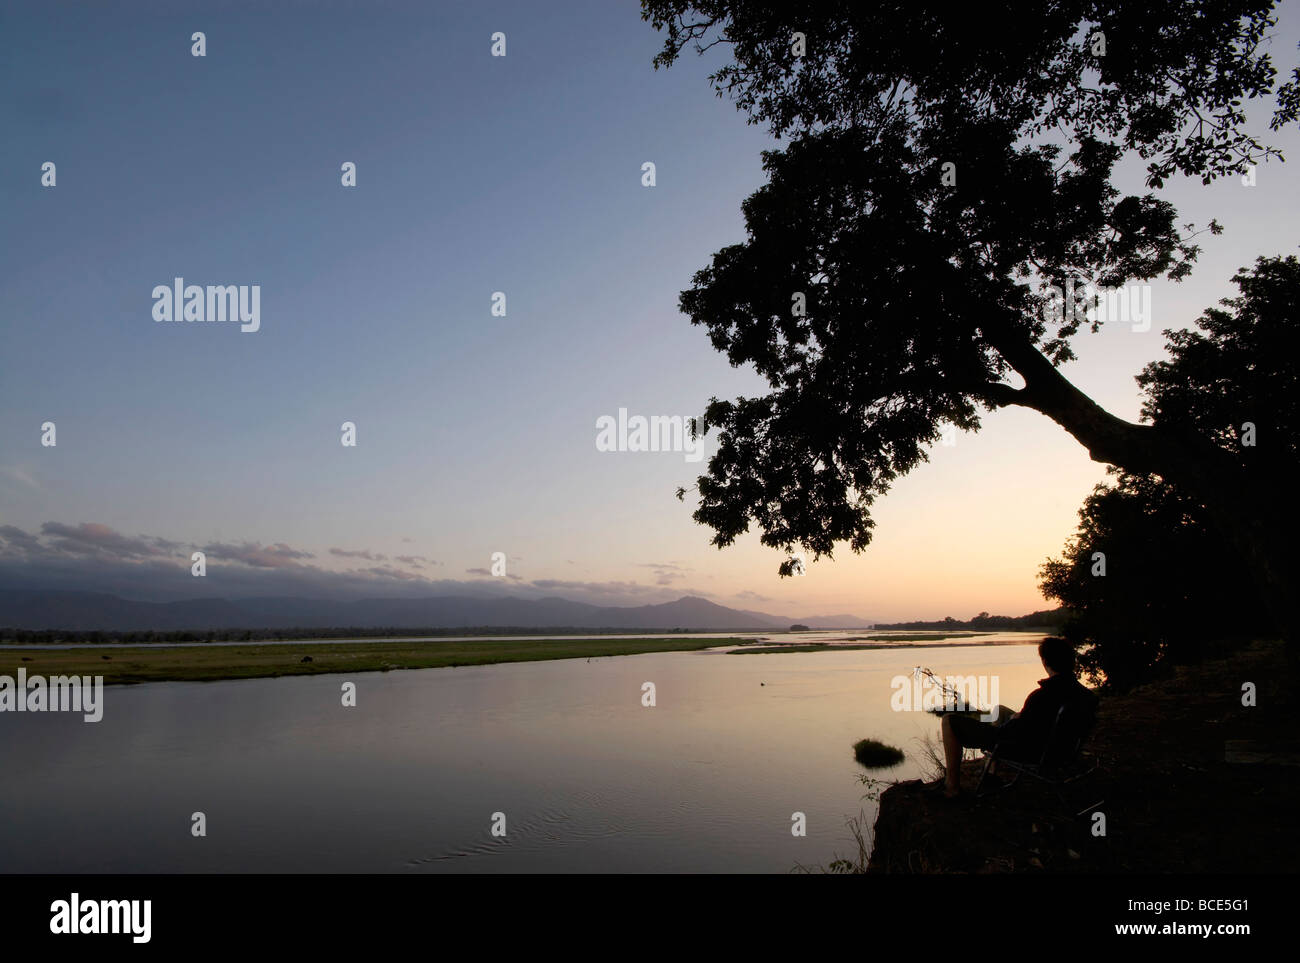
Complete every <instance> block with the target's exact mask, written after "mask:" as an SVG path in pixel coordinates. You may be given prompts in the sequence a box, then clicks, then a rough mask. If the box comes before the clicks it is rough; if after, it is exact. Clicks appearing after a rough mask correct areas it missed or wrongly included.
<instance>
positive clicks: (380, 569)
mask: <svg viewBox="0 0 1300 963" xmlns="http://www.w3.org/2000/svg"><path fill="white" fill-rule="evenodd" d="M355 571H360V572H369V573H370V574H371V575H377V576H379V577H380V578H395V579H400V580H402V581H412V580H414V581H417V582H424V581H427V579H425V577H424V576H423V575H416V574H414V573H412V572H403V571H402V570H401V569H400V568H393V567H392V566H391V565H374V566H371V567H370V568H363V569H356V570H355Z"/></svg>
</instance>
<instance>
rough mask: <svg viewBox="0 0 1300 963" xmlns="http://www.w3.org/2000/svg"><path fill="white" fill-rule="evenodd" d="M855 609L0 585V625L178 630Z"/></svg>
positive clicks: (694, 623) (856, 621) (558, 623)
mask: <svg viewBox="0 0 1300 963" xmlns="http://www.w3.org/2000/svg"><path fill="white" fill-rule="evenodd" d="M873 622H874V620H872V619H863V618H859V617H858V616H854V615H824V616H812V617H804V618H785V617H783V616H777V615H768V614H766V613H764V612H750V611H745V610H743V609H732V608H727V607H726V606H723V605H718V604H716V603H714V602H710V601H708V600H707V599H702V598H698V597H696V596H690V595H687V596H683V597H682V598H679V599H677V600H676V601H673V602H663V603H660V604H658V605H638V606H630V607H623V606H603V605H590V604H587V603H584V602H573V601H570V600H568V599H563V598H554V597H552V598H540V599H522V598H504V597H503V598H474V597H471V596H454V595H448V596H434V597H430V598H415V599H402V598H375V599H358V600H355V601H341V600H334V599H309V598H244V599H185V600H182V601H176V602H142V601H137V600H133V599H124V598H120V597H119V596H116V595H108V594H104V593H100V592H70V591H35V590H21V591H12V590H10V591H0V628H11V629H64V630H77V631H105V632H130V631H145V630H152V631H177V630H203V629H286V628H313V629H322V628H345V627H346V628H403V629H418V628H429V629H450V628H471V627H473V628H481V627H500V628H506V627H509V628H537V629H547V628H572V629H629V630H642V629H654V630H664V629H684V630H698V631H731V630H736V629H788V628H789V627H790V626H791V625H792V624H800V625H806V626H808V627H809V628H816V629H850V628H868V627H870V626H871V625H872V624H873Z"/></svg>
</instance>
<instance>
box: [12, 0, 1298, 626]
mask: <svg viewBox="0 0 1300 963" xmlns="http://www.w3.org/2000/svg"><path fill="white" fill-rule="evenodd" d="M0 17H2V19H0V52H2V55H3V56H2V60H0V70H2V71H3V74H2V75H0V76H2V79H3V93H2V94H0V96H2V97H3V101H0V111H3V125H4V130H5V137H4V139H3V143H2V144H0V164H2V165H3V174H4V176H3V179H2V180H0V210H2V212H3V214H2V216H3V222H4V228H3V230H4V239H5V256H4V267H3V278H2V281H0V311H2V314H0V324H3V343H4V349H3V353H2V354H0V527H4V526H11V527H12V528H14V529H17V530H19V531H21V532H24V533H27V534H29V535H33V536H35V535H39V534H40V533H41V532H42V529H43V527H45V528H46V531H45V535H44V536H42V544H44V545H45V546H46V548H47V549H52V548H53V547H54V546H61V548H59V549H58V550H57V552H56V554H58V555H59V556H60V558H58V559H51V560H49V569H48V573H49V574H51V577H53V576H55V575H57V576H58V578H59V579H62V580H63V581H62V582H60V584H69V585H71V584H74V582H75V580H76V579H81V581H80V582H76V584H83V583H85V584H89V582H90V581H93V580H94V579H95V578H97V577H99V576H103V578H102V579H101V580H100V581H101V583H102V584H105V585H108V586H110V587H111V588H113V589H117V590H120V591H122V592H123V594H131V595H135V596H138V597H143V596H145V595H146V594H152V595H155V596H157V597H175V596H176V595H177V594H180V595H205V594H206V595H242V594H282V593H284V592H287V591H290V590H293V591H302V592H306V591H318V592H326V591H329V592H335V591H346V592H351V593H360V594H370V595H379V594H396V593H398V592H401V593H403V594H410V593H412V592H415V593H418V594H431V593H432V592H434V591H451V590H459V589H460V588H463V587H465V586H466V585H468V586H469V587H471V588H474V589H481V590H505V589H504V588H503V587H502V584H501V582H502V580H492V579H481V578H479V577H477V576H475V575H473V574H470V570H471V569H475V568H482V567H485V566H487V565H488V564H489V558H490V556H491V553H492V552H495V551H502V552H505V553H506V554H507V556H508V557H509V559H510V562H509V571H510V575H511V576H512V577H511V578H510V579H507V580H505V581H506V582H508V583H509V584H508V586H505V588H508V589H509V590H512V591H518V592H522V593H525V594H534V595H541V594H562V595H566V596H569V597H573V598H580V599H583V600H585V601H594V602H601V603H605V604H638V603H643V602H647V601H658V600H663V599H667V598H673V597H677V596H679V595H682V594H702V595H707V596H709V597H710V598H712V599H714V600H715V601H718V602H720V603H722V604H727V605H735V606H741V607H748V608H758V609H765V610H768V611H776V612H788V613H793V614H812V613H815V612H831V611H834V612H842V611H851V612H855V613H857V614H860V615H863V616H867V617H877V618H903V617H909V616H916V617H932V616H942V615H946V614H954V615H959V616H968V615H970V614H972V613H973V612H975V611H978V610H979V609H981V608H983V609H990V610H994V611H1006V612H1008V613H1009V614H1017V613H1018V612H1020V611H1028V610H1029V609H1031V608H1035V607H1041V606H1042V604H1043V603H1042V602H1041V599H1039V598H1038V596H1037V592H1036V589H1035V587H1034V580H1033V572H1034V570H1035V569H1036V567H1037V565H1038V563H1039V562H1041V560H1042V558H1043V556H1044V555H1046V554H1047V553H1050V552H1055V551H1057V550H1058V549H1059V548H1060V544H1061V542H1062V541H1063V539H1064V538H1065V536H1066V535H1068V534H1069V533H1070V531H1071V530H1072V528H1073V525H1074V520H1075V519H1074V512H1075V511H1076V509H1077V507H1078V505H1079V502H1080V501H1081V499H1082V497H1083V495H1084V494H1086V492H1087V491H1088V490H1089V489H1090V488H1091V486H1092V484H1093V483H1095V481H1097V480H1098V479H1100V478H1101V477H1102V469H1101V468H1100V466H1097V465H1094V464H1092V463H1091V462H1089V461H1088V459H1087V457H1086V454H1084V453H1083V451H1082V449H1080V448H1079V446H1078V445H1077V444H1076V443H1074V442H1073V441H1072V440H1070V439H1069V438H1068V437H1066V436H1065V435H1064V434H1063V433H1062V432H1061V431H1060V430H1059V429H1057V428H1056V427H1055V426H1053V425H1051V424H1050V423H1048V422H1046V421H1045V420H1044V419H1043V418H1042V417H1041V416H1038V415H1035V414H1033V413H1028V412H1019V411H1012V412H1004V413H1000V414H998V415H997V416H996V417H994V418H990V419H988V427H987V429H986V431H985V432H983V433H981V434H980V435H978V436H963V437H962V438H961V439H960V440H959V443H958V445H957V446H956V447H955V448H951V449H942V450H937V451H936V453H935V456H934V463H933V464H931V465H929V466H925V467H923V468H922V469H920V470H919V471H918V472H917V473H915V474H914V475H913V476H912V477H911V478H908V479H905V480H904V481H903V483H902V484H901V485H900V486H899V488H898V490H897V491H896V492H895V493H894V494H892V495H891V496H890V497H889V498H888V499H886V500H885V501H884V502H882V503H881V505H880V510H879V512H878V513H877V519H878V525H879V528H878V535H877V542H876V544H875V545H873V547H872V548H871V549H869V551H868V553H867V554H866V555H864V556H861V557H854V556H852V555H851V554H850V553H848V552H847V550H845V551H844V552H843V553H837V556H836V558H835V560H834V561H833V562H830V561H824V562H821V563H819V564H818V565H816V566H813V567H812V570H811V571H810V574H809V576H808V577H806V578H803V579H790V580H784V581H782V580H779V579H778V578H777V576H776V568H777V565H778V564H779V562H780V557H779V556H778V555H777V554H776V553H774V552H772V551H771V550H766V549H763V548H761V547H760V546H759V545H758V544H757V539H756V538H747V539H744V540H742V542H741V543H740V544H739V545H737V546H736V547H735V548H733V549H729V550H727V551H725V552H718V551H717V550H716V549H713V548H712V547H711V546H709V545H708V538H709V532H708V531H707V530H705V529H702V528H700V527H699V526H696V525H695V524H694V523H693V522H692V521H691V520H690V517H689V516H690V511H691V506H690V504H689V502H688V503H687V504H681V503H679V502H678V501H677V500H676V499H675V498H674V497H673V490H674V489H675V488H676V487H677V486H678V485H679V484H685V485H690V484H691V483H692V482H693V479H694V476H695V474H697V469H698V467H699V466H697V465H692V464H689V463H687V462H686V461H685V459H684V458H683V456H682V455H681V454H680V453H618V454H612V453H602V452H598V451H597V450H596V447H595V443H594V442H595V435H596V429H595V424H596V419H597V418H598V417H600V416H602V415H615V414H616V413H617V411H618V409H619V408H620V407H624V408H627V409H628V410H629V411H631V412H633V413H641V414H645V415H651V414H664V415H673V414H681V415H688V414H694V413H698V412H699V411H700V410H701V409H702V407H703V405H704V404H705V402H706V401H707V399H708V398H709V397H710V396H711V395H719V396H729V395H734V394H737V393H741V392H744V391H753V390H755V389H756V388H757V381H756V379H755V378H753V376H752V375H750V374H749V373H747V372H744V371H735V370H733V369H731V368H729V366H728V365H727V363H726V361H725V359H724V358H723V357H721V356H720V355H718V354H716V353H715V352H714V351H713V350H712V349H711V347H710V345H709V343H708V340H707V337H706V335H705V334H704V332H703V331H701V330H699V329H694V328H692V327H691V326H690V324H689V323H688V322H687V321H686V320H685V318H683V317H682V316H681V315H680V314H679V313H678V312H677V308H676V302H677V296H678V293H679V292H680V291H681V290H682V289H683V288H685V287H687V286H688V285H689V283H690V278H691V275H692V274H693V272H694V271H696V270H697V269H699V268H700V267H703V266H704V265H705V264H706V263H707V262H708V259H709V257H710V256H711V254H712V253H713V251H715V250H717V249H718V248H720V247H722V246H724V245H726V244H729V243H733V242H735V241H738V240H740V239H742V237H743V223H742V220H741V215H740V202H741V201H742V200H743V199H744V198H745V197H746V196H747V195H748V194H749V193H750V192H752V191H753V190H754V189H755V188H757V187H758V186H759V185H760V184H761V183H762V172H761V168H760V157H759V152H760V150H762V149H764V148H765V147H768V146H772V145H771V141H770V139H769V138H768V136H767V135H766V132H765V130H764V129H763V128H760V127H753V126H747V125H746V124H745V122H744V118H743V116H742V115H741V114H739V113H738V112H737V111H736V110H735V108H734V107H733V106H732V105H731V104H730V103H728V102H726V101H723V100H719V99H717V98H716V97H715V96H714V95H713V93H712V91H711V90H710V89H709V88H708V86H707V82H706V80H705V76H706V74H707V72H708V69H709V67H710V65H716V62H714V61H704V62H701V61H700V60H699V58H696V57H693V56H691V57H686V58H684V59H683V60H682V61H681V62H680V63H679V64H678V65H676V66H674V67H673V68H672V69H670V70H667V71H663V70H661V71H658V72H656V71H654V70H653V69H652V67H651V64H650V61H651V58H652V57H653V55H654V53H655V52H656V51H657V49H658V48H659V46H660V40H659V37H658V35H656V33H655V32H654V31H653V30H652V29H651V28H650V26H649V25H648V24H646V23H643V22H642V21H641V19H640V16H639V10H638V7H637V5H636V4H633V3H612V2H589V3H564V4H555V5H551V4H536V3H475V4H472V5H471V4H456V5H452V4H397V3H368V4H338V3H331V4H311V5H309V4H300V3H290V4H274V5H254V4H235V3H231V4H212V3H207V4H202V5H197V4H189V3H166V4H162V3H158V4H153V3H133V4H126V5H122V6H120V7H104V8H98V7H89V6H88V5H87V6H83V5H79V4H78V5H72V4H58V3H53V4H17V5H9V6H7V7H6V9H5V11H4V13H3V14H0ZM1296 19H1297V18H1296V17H1295V16H1294V15H1291V14H1290V12H1288V13H1287V16H1286V18H1285V19H1284V21H1283V23H1282V24H1281V27H1280V28H1279V40H1278V42H1277V43H1276V45H1275V47H1274V48H1273V49H1274V56H1275V58H1276V59H1278V60H1280V61H1282V62H1292V63H1293V62H1294V49H1295V40H1296V37H1297V23H1296ZM196 30H201V31H203V32H204V33H205V34H206V44H207V56H206V57H202V58H196V57H193V56H191V53H190V48H191V40H190V37H191V34H192V33H193V32H194V31H196ZM494 31H503V32H504V33H505V34H506V43H507V55H506V56H505V57H497V58H494V57H492V56H490V46H491V35H492V33H493V32H494ZM1260 126H1262V125H1260ZM1273 139H1274V140H1275V141H1276V142H1278V143H1280V144H1282V145H1283V146H1289V147H1290V148H1291V153H1292V154H1293V155H1294V154H1295V148H1296V146H1297V144H1296V141H1297V137H1296V135H1295V132H1294V131H1288V132H1286V133H1285V134H1284V135H1279V136H1277V137H1275V138H1273ZM46 161H53V162H54V163H56V164H57V177H58V181H57V186H56V187H54V188H44V187H42V186H41V184H40V167H41V164H42V163H44V162H46ZM345 161H352V162H354V163H355V164H356V165H357V186H356V187H355V188H344V187H343V186H341V184H340V176H341V175H340V165H341V164H342V163H343V162H345ZM646 161H650V162H653V163H654V164H655V165H656V175H657V184H656V186H655V187H653V188H647V187H643V186H642V185H641V165H642V164H643V163H644V162H646ZM1295 170H1296V165H1295V163H1294V162H1293V163H1291V164H1288V165H1285V166H1279V165H1276V164H1272V165H1269V166H1268V167H1266V168H1261V170H1260V172H1259V184H1258V186H1257V187H1255V188H1244V187H1242V186H1241V185H1239V184H1235V183H1221V184H1216V185H1214V186H1212V187H1209V188H1204V187H1201V186H1200V184H1199V182H1192V183H1176V184H1174V185H1171V187H1170V189H1169V190H1168V191H1167V192H1166V193H1167V196H1169V197H1170V198H1171V199H1173V200H1174V201H1175V202H1176V203H1178V204H1179V205H1180V207H1181V208H1182V214H1183V219H1184V220H1194V221H1197V222H1198V223H1204V222H1205V221H1206V220H1208V219H1209V217H1212V216H1213V217H1218V218H1219V220H1220V221H1221V222H1222V223H1224V225H1225V226H1226V227H1227V232H1226V233H1225V235H1224V236H1222V237H1220V238H1207V239H1206V241H1205V253H1204V254H1203V256H1202V258H1201V260H1200V262H1199V264H1198V266H1197V269H1196V271H1195V274H1194V276H1193V278H1192V279H1191V280H1189V281H1186V282H1184V283H1183V284H1182V285H1179V286H1173V285H1162V286H1157V287H1156V290H1155V292H1154V297H1153V301H1154V303H1155V306H1156V324H1155V330H1153V331H1152V332H1150V333H1148V334H1145V335H1139V334H1136V333H1134V332H1132V331H1124V330H1107V331H1105V332H1104V333H1103V334H1102V335H1099V336H1096V337H1093V338H1085V339H1082V340H1081V342H1080V344H1079V346H1078V351H1079V355H1080V360H1079V361H1078V362H1077V363H1075V364H1074V365H1073V366H1072V367H1071V369H1070V372H1069V373H1070V375H1071V376H1072V377H1074V378H1075V379H1076V380H1077V382H1078V383H1079V384H1080V386H1081V387H1082V388H1084V390H1086V391H1089V392H1090V393H1092V394H1093V396H1094V397H1095V398H1096V399H1097V400H1098V401H1099V402H1101V403H1102V404H1104V405H1106V406H1108V407H1109V408H1111V410H1114V411H1115V412H1116V413H1118V414H1121V415H1125V416H1128V417H1132V416H1134V415H1136V410H1137V398H1138V396H1137V392H1136V388H1135V386H1134V384H1133V380H1132V379H1133V375H1134V374H1136V373H1137V371H1138V370H1139V369H1140V367H1141V365H1142V364H1143V363H1144V362H1145V361H1147V360H1150V359H1152V358H1155V357H1158V356H1159V355H1160V351H1161V339H1160V337H1159V334H1158V331H1159V329H1160V328H1162V327H1169V326H1182V325H1185V324H1187V323H1189V322H1190V321H1191V320H1192V319H1193V318H1194V317H1195V316H1196V315H1197V314H1198V313H1199V312H1200V311H1201V310H1203V309H1204V308H1205V307H1206V306H1208V305H1209V304H1211V303H1213V302H1214V301H1216V300H1217V299H1218V298H1220V297H1223V296H1226V295H1228V294H1230V293H1231V288H1230V285H1229V284H1228V283H1227V282H1228V278H1229V276H1230V275H1231V274H1232V273H1233V271H1234V270H1235V269H1236V268H1237V267H1238V266H1240V265H1243V264H1248V263H1249V262H1250V261H1251V260H1253V258H1254V257H1255V256H1256V254H1277V253H1290V252H1293V251H1294V250H1295V246H1296V241H1297V238H1296V232H1295V230H1294V227H1293V222H1294V217H1293V216H1292V215H1284V214H1283V211H1284V210H1287V209H1290V210H1292V212H1293V204H1294V201H1293V199H1294V198H1295V197H1296V196H1297V188H1298V187H1300V184H1298V183H1297V176H1298V175H1297V174H1296V173H1295ZM1138 174H1139V172H1137V171H1134V172H1133V177H1132V184H1131V185H1129V186H1131V188H1132V189H1134V190H1137V189H1139V188H1140V178H1139V176H1138ZM177 276H181V277H184V278H185V279H186V281H187V283H195V284H200V285H204V284H260V285H261V289H262V311H261V330H260V331H258V332H257V333H242V332H240V331H239V330H238V328H237V327H235V326H231V325H217V324H213V325H197V324H195V325H186V324H183V323H178V324H158V323H155V322H154V321H153V320H152V318H151V309H152V301H151V298H150V293H151V291H152V289H153V288H154V286H155V285H159V284H170V283H171V281H172V279H173V278H174V277H177ZM494 291H503V292H505V293H506V296H507V306H508V309H507V316H506V317H504V318H501V317H493V316H492V315H491V313H490V298H491V295H492V293H493V292H494ZM46 421H53V422H55V423H56V425H57V433H58V435H57V437H58V445H57V447H55V448H46V447H42V446H41V445H40V425H41V424H42V423H44V422H46ZM344 421H352V422H354V423H355V424H356V425H357V429H358V444H357V446H356V447H355V448H344V447H343V446H341V445H340V443H339V437H340V430H339V429H340V425H341V423H342V422H344ZM196 546H197V547H211V546H221V547H222V551H218V552H216V553H213V558H212V560H211V561H210V564H211V568H210V571H209V575H208V576H207V577H206V579H202V580H200V579H191V578H190V577H189V575H188V556H189V551H190V550H191V549H192V548H193V547H196ZM268 546H282V547H283V548H282V549H279V550H275V551H270V552H268V551H267V547H268ZM331 549H334V550H336V551H334V552H332V551H331ZM339 552H350V553H357V552H364V553H367V554H368V555H369V556H370V558H364V557H363V556H358V555H341V554H338V553H339ZM381 556H382V558H381ZM399 556H405V557H407V558H417V557H418V558H420V559H422V560H423V561H422V562H420V564H416V563H415V562H409V563H407V562H399V561H397V559H398V557H399ZM9 562H10V564H9V565H8V567H7V568H5V567H3V565H0V569H3V570H2V571H0V575H7V576H8V577H10V578H11V579H17V578H21V577H22V575H23V573H24V572H26V573H27V575H28V576H29V577H31V578H35V577H36V576H35V575H34V574H33V573H35V572H36V571H37V568H38V567H39V566H35V565H33V564H32V560H31V559H27V560H26V564H25V565H23V566H15V565H14V564H12V558H10V559H9ZM56 562H57V564H56ZM123 565H125V566H126V568H122V566H123ZM87 566H90V567H89V568H88V567H87ZM349 569H351V570H353V571H352V572H351V574H349V575H346V576H344V575H340V574H339V573H345V572H347V571H348V570H349ZM110 570H111V573H112V578H111V579H109V578H108V575H109V572H110ZM43 571H44V570H43Z"/></svg>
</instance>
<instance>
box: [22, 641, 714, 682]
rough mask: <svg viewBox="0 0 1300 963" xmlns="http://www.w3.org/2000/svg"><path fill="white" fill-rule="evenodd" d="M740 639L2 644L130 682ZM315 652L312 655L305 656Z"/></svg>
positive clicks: (50, 671) (64, 667)
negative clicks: (84, 646) (91, 645)
mask: <svg viewBox="0 0 1300 963" xmlns="http://www.w3.org/2000/svg"><path fill="white" fill-rule="evenodd" d="M738 641H739V640H738V639H680V638H679V639H669V638H647V639H556V640H543V641H535V642H524V641H519V642H516V641H510V640H506V641H501V640H496V641H488V640H484V641H475V642H438V641H426V642H408V641H395V642H392V643H388V642H359V643H346V642H342V643H319V642H317V643H312V642H304V643H302V644H301V645H299V644H290V645H221V646H189V647H185V648H170V647H157V648H149V647H140V646H136V647H131V646H116V645H115V646H113V647H112V648H111V649H108V650H107V651H106V650H105V648H103V647H96V648H87V649H68V648H49V647H40V646H34V647H31V648H24V649H5V650H0V674H6V675H14V674H15V673H16V672H17V671H18V669H19V668H24V669H26V670H27V673H28V675H34V674H39V675H46V676H50V675H102V676H103V677H104V683H105V684H106V685H113V684H122V683H130V682H174V681H187V682H210V681H215V680H217V679H253V678H261V677H268V676H282V675H318V674H320V673H324V672H349V673H351V672H386V671H389V670H391V669H441V668H449V667H451V666H458V665H493V664H496V663H500V662H543V661H549V660H551V659H594V658H603V657H608V656H617V655H640V654H642V653H646V652H688V651H694V650H697V649H705V648H709V647H710V646H715V645H733V644H735V643H736V642H738ZM304 659H310V661H303V660H304Z"/></svg>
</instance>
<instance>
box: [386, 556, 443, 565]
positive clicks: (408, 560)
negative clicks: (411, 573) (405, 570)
mask: <svg viewBox="0 0 1300 963" xmlns="http://www.w3.org/2000/svg"><path fill="white" fill-rule="evenodd" d="M397 561H399V562H402V563H404V564H406V565H414V566H415V567H416V568H424V566H426V565H441V564H442V563H441V562H435V561H434V560H433V559H431V558H428V557H426V556H424V555H399V556H397Z"/></svg>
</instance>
